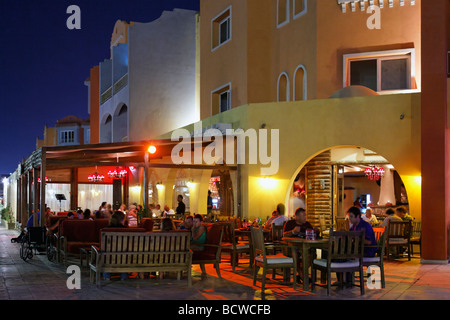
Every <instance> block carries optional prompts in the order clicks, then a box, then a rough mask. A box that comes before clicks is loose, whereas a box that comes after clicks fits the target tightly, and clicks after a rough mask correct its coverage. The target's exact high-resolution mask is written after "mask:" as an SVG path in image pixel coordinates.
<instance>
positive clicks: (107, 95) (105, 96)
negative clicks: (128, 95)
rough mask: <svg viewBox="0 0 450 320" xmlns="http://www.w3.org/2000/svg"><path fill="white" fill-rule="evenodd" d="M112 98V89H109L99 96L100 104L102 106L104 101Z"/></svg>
mask: <svg viewBox="0 0 450 320" xmlns="http://www.w3.org/2000/svg"><path fill="white" fill-rule="evenodd" d="M112 96H113V94H112V87H109V88H108V89H107V90H106V91H105V92H103V93H102V94H101V95H100V104H104V103H105V102H106V101H108V100H109V99H111V98H112Z"/></svg>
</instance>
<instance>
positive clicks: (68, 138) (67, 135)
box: [59, 130, 75, 143]
mask: <svg viewBox="0 0 450 320" xmlns="http://www.w3.org/2000/svg"><path fill="white" fill-rule="evenodd" d="M59 141H60V143H73V142H75V131H73V130H70V131H61V132H60V140H59Z"/></svg>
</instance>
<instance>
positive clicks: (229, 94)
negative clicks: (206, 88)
mask: <svg viewBox="0 0 450 320" xmlns="http://www.w3.org/2000/svg"><path fill="white" fill-rule="evenodd" d="M227 87H228V90H224V91H222V90H223V89H225V88H227ZM219 92H220V93H219ZM224 93H227V94H228V102H229V104H228V107H227V110H226V111H228V110H231V82H228V83H226V84H224V85H223V86H220V87H218V88H216V89H214V90H211V115H214V113H213V111H214V110H213V104H214V95H215V94H218V95H219V113H218V114H220V113H222V112H225V111H221V109H220V95H222V94H224Z"/></svg>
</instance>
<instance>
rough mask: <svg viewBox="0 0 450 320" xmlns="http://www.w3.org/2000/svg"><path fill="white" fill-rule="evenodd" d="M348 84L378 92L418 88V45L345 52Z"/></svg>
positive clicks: (346, 83) (345, 78)
mask: <svg viewBox="0 0 450 320" xmlns="http://www.w3.org/2000/svg"><path fill="white" fill-rule="evenodd" d="M344 68H345V69H344V87H346V86H350V85H361V86H365V87H368V88H370V89H372V90H374V91H377V92H383V91H385V92H386V91H394V90H410V89H414V88H415V84H414V83H413V81H414V78H415V71H414V70H415V68H414V49H407V50H392V51H381V52H372V53H362V54H351V55H344Z"/></svg>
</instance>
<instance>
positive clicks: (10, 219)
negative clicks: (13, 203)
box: [2, 206, 16, 230]
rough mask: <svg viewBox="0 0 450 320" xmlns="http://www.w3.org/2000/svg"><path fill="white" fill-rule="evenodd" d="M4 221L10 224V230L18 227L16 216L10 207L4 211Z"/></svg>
mask: <svg viewBox="0 0 450 320" xmlns="http://www.w3.org/2000/svg"><path fill="white" fill-rule="evenodd" d="M2 219H3V220H5V221H6V222H7V223H8V229H9V230H11V229H14V228H15V227H16V222H15V221H14V214H13V212H12V211H11V208H10V207H9V206H8V207H6V208H4V209H3V210H2Z"/></svg>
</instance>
